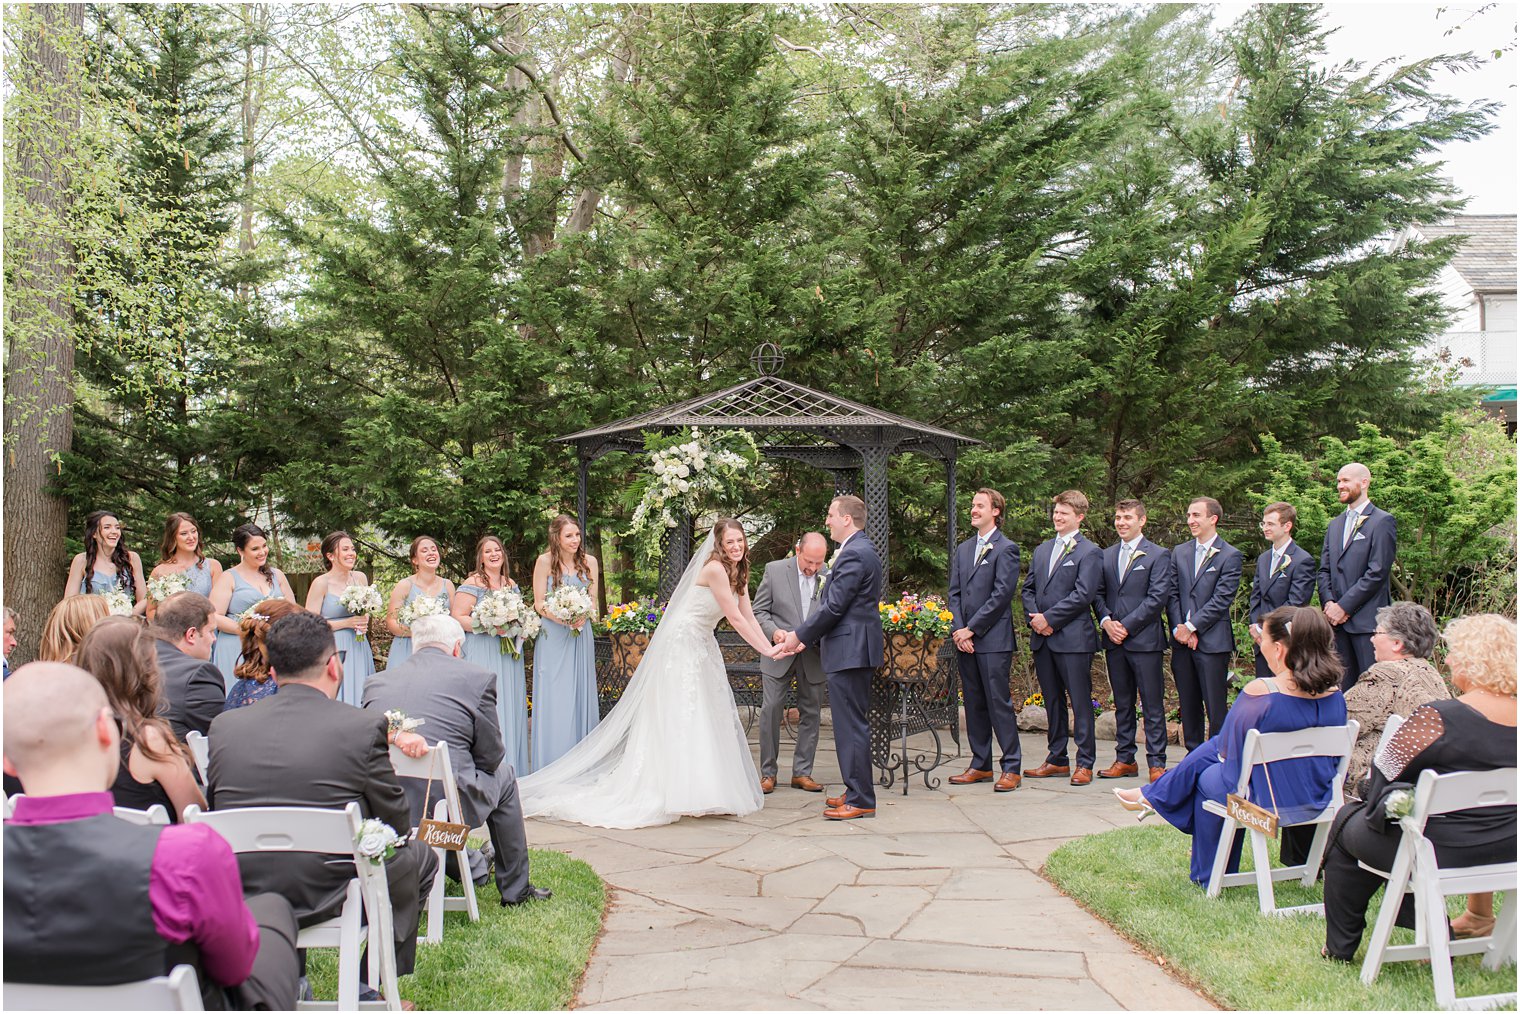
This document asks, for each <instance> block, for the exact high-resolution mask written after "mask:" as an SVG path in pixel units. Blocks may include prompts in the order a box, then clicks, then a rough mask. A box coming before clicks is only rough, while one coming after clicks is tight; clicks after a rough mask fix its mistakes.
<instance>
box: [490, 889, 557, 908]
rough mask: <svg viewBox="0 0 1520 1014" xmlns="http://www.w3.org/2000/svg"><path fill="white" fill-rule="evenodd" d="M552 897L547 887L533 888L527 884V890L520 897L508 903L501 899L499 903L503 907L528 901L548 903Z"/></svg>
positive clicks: (551, 892) (552, 893)
mask: <svg viewBox="0 0 1520 1014" xmlns="http://www.w3.org/2000/svg"><path fill="white" fill-rule="evenodd" d="M552 897H554V892H553V891H551V890H549V889H548V888H547V887H534V886H533V885H532V884H529V885H528V889H527V890H526V891H524V892H523V893H522V897H520V898H518V899H517V900H516V901H508V900H507V899H506V898H503V899H501V903H502V904H503V905H514V906H515V905H521V904H523V903H524V902H529V901H548V900H549V899H550V898H552Z"/></svg>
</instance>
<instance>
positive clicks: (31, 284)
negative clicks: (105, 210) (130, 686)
mask: <svg viewBox="0 0 1520 1014" xmlns="http://www.w3.org/2000/svg"><path fill="white" fill-rule="evenodd" d="M22 16H23V17H26V16H27V15H26V14H23V15H22ZM30 18H31V20H30V21H29V23H28V24H27V27H26V29H25V31H24V32H23V33H22V38H21V42H20V45H19V46H18V47H17V53H16V60H15V62H14V63H12V62H11V61H9V60H8V61H7V63H8V64H10V65H11V66H12V67H14V68H15V69H16V73H14V74H13V76H12V81H13V82H14V85H15V88H16V94H15V97H16V98H18V99H22V102H20V103H18V106H20V107H23V108H24V110H26V111H23V112H22V114H21V120H22V123H24V124H25V125H24V126H23V125H22V124H20V123H17V122H16V119H14V118H13V119H12V122H11V124H10V127H11V129H12V130H13V131H15V135H14V137H15V140H14V142H13V144H14V147H12V148H11V153H12V158H13V161H12V163H11V164H10V165H8V166H7V172H8V173H10V174H11V179H10V181H9V185H8V186H7V188H6V189H7V197H8V198H9V199H12V200H18V199H19V201H20V203H21V204H22V205H23V207H26V208H28V210H27V211H26V212H25V214H26V217H27V219H28V220H29V221H30V223H32V224H34V225H37V226H40V227H43V228H39V229H38V231H36V232H33V233H32V235H30V236H28V237H26V238H25V239H23V240H22V241H21V244H20V246H21V250H20V251H16V256H18V257H20V258H22V259H23V260H22V263H19V264H17V263H13V262H12V259H11V254H12V252H13V251H14V250H15V248H12V249H11V250H8V251H7V257H6V268H7V271H6V273H7V275H8V276H10V280H11V284H10V286H8V288H9V291H8V292H7V293H6V303H7V321H6V323H7V328H6V346H7V347H6V364H5V365H6V369H5V495H4V505H5V526H4V527H5V536H4V553H5V559H4V564H5V570H4V577H5V587H4V598H5V604H6V605H7V606H9V607H10V608H12V609H14V610H16V612H17V613H18V614H19V619H18V621H17V634H18V636H19V638H20V645H19V646H18V647H17V649H16V655H15V659H14V660H13V661H15V662H25V661H28V660H30V659H32V658H34V657H35V656H36V648H37V642H38V640H39V638H40V636H41V632H42V624H43V621H44V620H45V619H46V618H47V614H48V610H49V609H51V608H52V606H53V604H54V603H55V602H56V601H58V592H59V589H61V588H62V587H63V579H64V572H65V569H66V566H67V561H66V560H65V559H64V535H65V534H66V532H67V528H68V504H66V503H65V502H64V501H63V500H61V499H60V498H58V497H56V496H53V495H52V494H51V493H50V492H49V490H48V479H49V476H50V475H52V474H54V473H55V471H56V470H57V468H58V465H57V461H58V459H59V455H61V454H62V453H63V452H65V451H67V450H68V449H69V442H70V440H71V439H72V438H73V430H74V414H73V413H74V393H73V376H74V306H73V299H72V294H71V292H70V286H71V284H72V281H73V276H74V247H73V244H72V242H71V240H70V235H69V232H68V224H67V216H68V214H69V211H70V205H71V204H72V201H73V197H72V192H71V179H70V177H69V173H68V169H67V166H68V162H69V159H70V158H71V157H72V155H73V154H74V147H75V143H76V138H77V135H78V129H79V111H80V105H79V91H78V87H77V81H75V80H74V78H75V74H76V71H77V69H78V68H77V67H76V66H75V64H74V58H73V57H72V56H71V54H70V53H69V52H68V51H67V50H66V49H61V48H59V47H57V46H56V45H55V42H56V41H57V40H58V39H60V38H70V39H73V40H77V39H78V38H79V36H80V32H81V29H82V27H83V25H84V5H83V4H36V5H33V8H32V10H31V12H30ZM8 69H9V68H8ZM6 104H7V107H11V105H12V103H11V102H10V101H9V100H8V101H7V103H6ZM28 111H31V113H30V115H28Z"/></svg>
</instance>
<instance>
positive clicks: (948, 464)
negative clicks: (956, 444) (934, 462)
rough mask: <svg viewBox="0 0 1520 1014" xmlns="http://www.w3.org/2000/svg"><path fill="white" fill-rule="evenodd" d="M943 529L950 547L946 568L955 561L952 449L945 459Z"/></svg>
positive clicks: (953, 464) (953, 463)
mask: <svg viewBox="0 0 1520 1014" xmlns="http://www.w3.org/2000/svg"><path fill="white" fill-rule="evenodd" d="M945 528H946V534H947V536H948V543H949V547H950V550H949V553H948V554H947V555H946V556H945V566H946V568H948V567H949V566H950V561H951V560H954V559H955V450H954V449H953V448H952V449H951V451H950V456H949V457H948V458H946V459H945ZM947 579H948V570H947Z"/></svg>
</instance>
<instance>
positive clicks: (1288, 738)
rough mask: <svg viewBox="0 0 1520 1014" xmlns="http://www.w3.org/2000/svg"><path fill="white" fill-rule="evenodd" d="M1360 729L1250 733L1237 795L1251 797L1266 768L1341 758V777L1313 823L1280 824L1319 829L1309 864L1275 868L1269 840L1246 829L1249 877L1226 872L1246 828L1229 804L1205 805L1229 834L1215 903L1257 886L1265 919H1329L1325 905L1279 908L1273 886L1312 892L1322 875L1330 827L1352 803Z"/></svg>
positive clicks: (1216, 875) (1214, 880)
mask: <svg viewBox="0 0 1520 1014" xmlns="http://www.w3.org/2000/svg"><path fill="white" fill-rule="evenodd" d="M1358 728H1360V725H1359V724H1358V723H1357V722H1354V721H1353V722H1347V723H1346V724H1345V725H1335V726H1321V727H1316V728H1311V729H1299V730H1298V731H1297V732H1267V733H1263V732H1260V731H1258V730H1256V729H1252V730H1250V731H1249V732H1247V733H1246V741H1245V745H1244V746H1243V747H1242V749H1241V767H1240V781H1239V782H1238V783H1236V786H1235V794H1236V795H1239V796H1246V795H1248V794H1249V792H1250V786H1251V773H1252V771H1254V770H1255V769H1256V768H1257V767H1258V766H1260V765H1263V764H1272V763H1274V762H1276V761H1284V760H1298V759H1302V758H1305V757H1335V758H1338V760H1339V763H1338V764H1337V765H1336V769H1335V777H1334V779H1332V781H1331V788H1330V805H1328V806H1326V807H1325V808H1324V809H1323V810H1321V811H1320V812H1319V813H1317V814H1315V815H1314V816H1312V817H1309V818H1308V819H1307V820H1300V821H1296V822H1294V823H1293V824H1279V825H1278V827H1279V829H1281V828H1284V827H1304V826H1306V825H1311V824H1312V825H1314V841H1313V843H1312V844H1310V846H1309V855H1308V857H1307V859H1306V860H1305V861H1304V863H1303V865H1301V866H1279V867H1277V868H1276V869H1274V868H1273V867H1272V863H1271V859H1270V857H1269V856H1268V853H1267V836H1266V835H1265V834H1263V833H1262V832H1260V831H1258V830H1255V829H1254V828H1250V827H1246V828H1244V830H1245V832H1246V836H1247V837H1248V838H1249V839H1250V842H1251V859H1252V863H1253V864H1254V867H1255V868H1254V869H1252V870H1251V871H1250V872H1249V873H1226V872H1225V871H1224V870H1225V866H1227V865H1228V864H1229V861H1230V850H1231V848H1232V847H1233V845H1234V842H1235V832H1236V831H1237V830H1241V829H1242V825H1241V824H1240V823H1239V822H1237V821H1235V820H1234V819H1232V818H1231V817H1230V815H1229V812H1228V811H1227V809H1226V808H1225V805H1224V804H1223V803H1216V802H1214V801H1213V800H1209V801H1208V802H1205V803H1204V804H1203V808H1204V809H1205V810H1207V811H1208V812H1210V813H1213V814H1217V815H1218V816H1220V817H1223V818H1224V830H1223V831H1222V832H1221V833H1220V836H1219V848H1218V849H1217V850H1216V851H1215V853H1214V868H1213V871H1212V872H1211V873H1210V874H1209V886H1208V896H1209V897H1210V898H1217V897H1219V894H1220V892H1221V891H1222V890H1223V889H1224V888H1226V887H1239V886H1241V885H1243V884H1251V883H1254V884H1255V885H1256V897H1257V900H1258V903H1259V907H1260V909H1261V914H1262V915H1297V914H1300V913H1319V914H1321V915H1323V914H1324V911H1325V906H1324V905H1323V904H1316V905H1296V906H1293V907H1291V908H1278V907H1277V896H1276V893H1275V891H1274V888H1273V885H1274V884H1275V883H1276V882H1277V881H1279V880H1297V881H1298V882H1299V883H1301V884H1303V885H1304V886H1305V887H1308V886H1309V885H1311V884H1313V883H1314V881H1315V879H1316V878H1317V877H1318V876H1319V864H1320V859H1321V858H1323V856H1324V854H1325V844H1326V842H1327V841H1328V840H1329V837H1330V823H1331V821H1333V820H1334V819H1335V814H1336V812H1337V811H1338V810H1339V809H1340V808H1341V806H1343V805H1344V804H1345V801H1346V797H1345V793H1344V791H1343V788H1342V786H1343V785H1344V783H1345V781H1346V768H1347V767H1348V766H1349V765H1350V764H1351V748H1352V747H1353V746H1355V745H1356V733H1357V729H1358ZM1269 772H1270V769H1269ZM1253 802H1255V803H1256V805H1258V806H1269V805H1271V801H1270V800H1262V799H1257V800H1253Z"/></svg>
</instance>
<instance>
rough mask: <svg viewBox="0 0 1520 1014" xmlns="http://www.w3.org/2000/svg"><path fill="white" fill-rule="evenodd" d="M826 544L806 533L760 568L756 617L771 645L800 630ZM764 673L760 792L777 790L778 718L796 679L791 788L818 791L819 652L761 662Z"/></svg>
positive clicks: (818, 590)
mask: <svg viewBox="0 0 1520 1014" xmlns="http://www.w3.org/2000/svg"><path fill="white" fill-rule="evenodd" d="M828 551H829V544H828V540H826V539H825V538H824V537H823V536H822V535H820V534H819V533H817V532H808V533H807V534H805V535H803V536H802V538H800V539H798V540H797V545H796V547H795V553H794V555H792V556H789V557H787V558H786V559H784V560H776V561H774V562H772V563H768V564H766V565H765V576H764V577H763V578H761V580H760V588H759V590H758V591H756V592H755V619H757V620H759V621H760V629H762V630H763V631H765V636H766V637H769V638H770V639H771V642H772V643H774V644H780V643H781V642H782V641H783V640H785V638H786V632H787V631H788V630H795V629H797V628H798V627H800V626H802V622H803V621H804V620H806V619H807V618H808V617H809V616H811V615H812V613H813V609H814V607H815V606H817V604H818V600H819V597H820V596H821V595H822V592H823V582H824V578H825V576H826V575H827V573H828V568H827V567H826V566H825V564H824V562H823V561H824V557H825V556H827V555H828ZM760 671H761V673H763V674H764V681H763V682H764V689H765V698H764V703H763V704H762V705H761V706H760V789H761V791H763V792H766V793H770V792H771V791H772V790H774V789H775V788H776V771H777V762H778V759H779V755H780V753H781V715H782V712H783V711H784V710H785V704H786V688H787V685H788V684H789V683H790V682H791V681H792V679H793V678H794V677H795V679H796V681H797V714H798V716H799V717H798V721H797V749H796V752H795V753H793V754H792V787H793V788H796V789H803V790H805V791H807V792H822V791H823V786H822V785H821V784H819V783H818V782H816V781H814V780H813V777H812V775H813V756H814V754H816V753H817V752H818V722H819V716H820V715H821V713H822V711H823V696H824V687H825V685H826V682H827V681H826V678H825V676H824V672H823V661H822V659H820V658H819V656H818V648H817V647H816V646H809V647H807V648H805V649H803V650H802V651H801V652H799V653H798V654H796V655H789V656H787V657H785V658H777V659H769V658H763V659H761V660H760Z"/></svg>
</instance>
